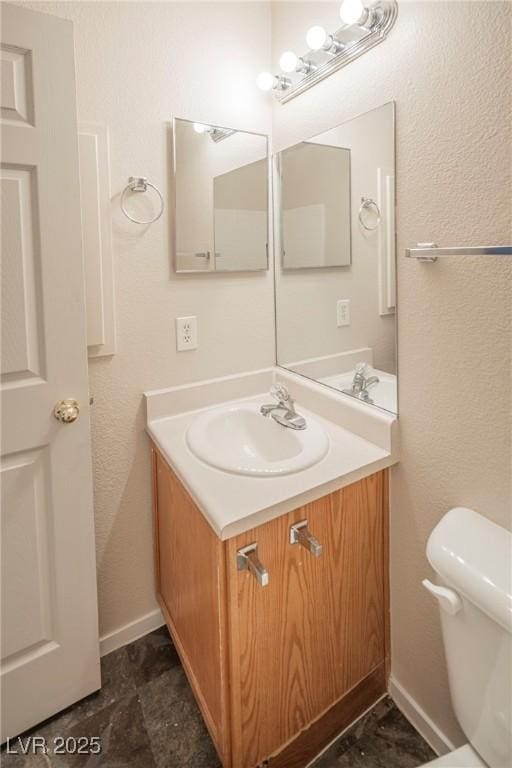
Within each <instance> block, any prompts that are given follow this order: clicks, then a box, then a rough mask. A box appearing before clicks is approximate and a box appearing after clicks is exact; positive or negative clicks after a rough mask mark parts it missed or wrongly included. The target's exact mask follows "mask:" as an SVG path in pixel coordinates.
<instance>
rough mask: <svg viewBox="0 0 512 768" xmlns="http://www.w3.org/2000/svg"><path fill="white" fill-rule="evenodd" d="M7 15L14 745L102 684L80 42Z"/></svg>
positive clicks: (5, 410) (5, 549)
mask: <svg viewBox="0 0 512 768" xmlns="http://www.w3.org/2000/svg"><path fill="white" fill-rule="evenodd" d="M1 13H2V32H1V35H2V37H1V70H2V72H1V74H2V92H1V130H2V156H1V196H2V223H3V227H2V263H1V267H2V275H1V280H2V356H1V358H2V360H1V401H2V403H1V404H2V443H1V452H2V456H1V480H2V506H1V526H2V573H1V576H2V621H1V630H2V636H1V640H2V643H1V657H2V658H1V683H2V741H4V740H5V739H6V738H7V737H11V736H14V735H16V734H18V733H20V732H21V731H23V730H24V729H26V728H28V727H30V726H32V725H34V724H36V723H38V722H40V721H41V720H43V719H45V718H46V717H49V716H50V715H52V714H53V713H55V712H57V711H59V710H61V709H63V708H64V707H66V706H68V705H69V704H71V703H73V702H74V701H76V700H77V699H79V698H82V697H83V696H85V695H86V694H88V693H90V692H91V691H93V690H96V689H97V688H99V686H100V673H99V653H98V620H97V596H96V569H95V554H94V527H93V506H92V477H91V452H90V427H89V402H88V400H89V398H88V385H87V359H86V326H85V306H84V287H83V285H84V284H83V268H82V254H81V233H80V199H79V180H78V142H77V123H76V106H75V75H74V57H73V29H72V25H71V23H70V22H68V21H65V20H62V19H58V18H55V17H52V16H49V15H46V14H42V13H37V12H34V11H28V10H25V9H23V8H19V7H16V6H12V5H6V4H5V3H2V9H1ZM66 398H73V399H76V400H77V401H78V403H79V407H80V413H79V417H78V419H77V420H76V421H73V422H72V423H62V422H60V421H58V420H57V418H56V417H55V416H54V406H55V405H56V403H57V402H58V401H60V400H63V399H66Z"/></svg>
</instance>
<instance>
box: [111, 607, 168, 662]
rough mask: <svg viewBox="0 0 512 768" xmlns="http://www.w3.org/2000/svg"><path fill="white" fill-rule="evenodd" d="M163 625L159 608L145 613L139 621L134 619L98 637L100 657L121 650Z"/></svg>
mask: <svg viewBox="0 0 512 768" xmlns="http://www.w3.org/2000/svg"><path fill="white" fill-rule="evenodd" d="M163 624H165V622H164V617H163V616H162V612H161V610H160V608H156V609H155V610H154V611H151V612H150V613H146V614H145V615H144V616H141V617H140V618H139V619H135V621H131V622H130V623H129V624H125V625H124V626H123V627H119V629H115V630H114V631H113V632H109V633H108V634H107V635H103V637H100V656H106V655H107V653H111V652H112V651H116V650H117V649H118V648H122V646H123V645H127V644H128V643H131V642H133V641H134V640H138V639H139V637H143V636H144V635H147V634H148V633H149V632H153V630H154V629H158V628H159V627H161V626H162V625H163Z"/></svg>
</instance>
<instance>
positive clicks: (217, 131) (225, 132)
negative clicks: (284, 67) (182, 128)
mask: <svg viewBox="0 0 512 768" xmlns="http://www.w3.org/2000/svg"><path fill="white" fill-rule="evenodd" d="M270 76H271V77H273V75H270ZM260 87H261V86H260ZM264 90H265V89H264ZM194 131H195V132H196V133H208V134H209V136H210V139H211V140H212V141H214V142H215V143H217V142H219V141H222V139H227V137H228V136H232V135H233V134H234V133H236V131H232V130H230V129H228V128H217V127H216V126H212V125H204V124H203V123H194Z"/></svg>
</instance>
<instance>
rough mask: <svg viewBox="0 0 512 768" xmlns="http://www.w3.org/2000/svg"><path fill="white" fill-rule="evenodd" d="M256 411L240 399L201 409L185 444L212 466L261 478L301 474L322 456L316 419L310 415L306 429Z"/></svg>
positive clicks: (325, 442)
mask: <svg viewBox="0 0 512 768" xmlns="http://www.w3.org/2000/svg"><path fill="white" fill-rule="evenodd" d="M259 409H260V405H259V403H242V404H237V405H227V406H224V407H220V408H213V409H211V410H208V411H205V412H204V413H202V414H201V415H200V416H197V418H196V419H195V420H194V421H193V422H192V424H191V425H190V427H189V428H188V430H187V435H186V440H187V444H188V447H189V448H190V450H191V451H192V453H193V454H194V455H195V456H197V457H198V458H199V459H201V460H202V461H204V462H206V463H207V464H209V465H210V466H212V467H216V468H217V469H222V470H224V471H225V472H232V473H234V474H239V475H256V476H261V477H269V476H270V477H271V476H281V475H288V474H291V473H293V472H300V471H301V470H303V469H307V468H308V467H311V466H313V465H314V464H317V463H318V462H319V461H321V460H322V459H323V458H324V456H325V455H326V453H327V451H328V450H329V438H328V436H327V433H326V432H325V430H324V429H323V428H322V426H321V425H320V424H319V423H318V422H317V421H315V420H314V419H312V418H311V417H310V416H309V415H308V416H307V418H306V421H307V427H306V429H304V430H293V429H290V428H289V427H283V426H281V425H280V424H277V423H276V422H275V421H274V419H272V418H271V417H270V416H267V417H265V416H262V415H261V414H260V410H259ZM299 412H300V409H299Z"/></svg>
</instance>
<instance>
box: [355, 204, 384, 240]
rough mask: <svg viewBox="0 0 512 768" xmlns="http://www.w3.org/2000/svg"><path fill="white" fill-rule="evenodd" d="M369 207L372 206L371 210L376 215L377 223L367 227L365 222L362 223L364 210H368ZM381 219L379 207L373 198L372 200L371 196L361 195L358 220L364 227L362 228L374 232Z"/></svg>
mask: <svg viewBox="0 0 512 768" xmlns="http://www.w3.org/2000/svg"><path fill="white" fill-rule="evenodd" d="M371 208H373V210H374V211H375V213H376V215H377V223H376V224H375V226H374V227H369V226H368V225H367V224H365V223H364V220H363V214H364V211H368V210H370V209H371ZM381 219H382V217H381V214H380V208H379V206H378V205H377V203H376V202H375V200H372V198H371V197H362V198H361V205H360V206H359V221H360V223H361V226H362V227H364V229H366V231H367V232H374V231H375V230H376V229H377V227H378V226H379V224H380V222H381Z"/></svg>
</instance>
